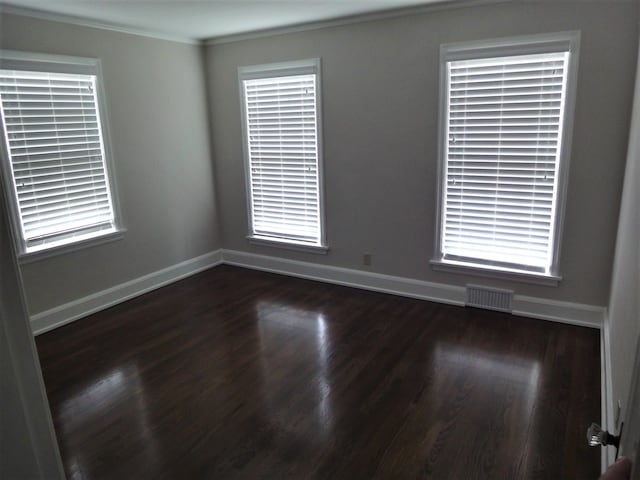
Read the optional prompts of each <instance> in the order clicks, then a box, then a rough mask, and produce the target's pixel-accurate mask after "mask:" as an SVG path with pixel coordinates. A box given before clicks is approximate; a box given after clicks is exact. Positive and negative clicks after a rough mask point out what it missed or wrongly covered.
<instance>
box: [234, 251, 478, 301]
mask: <svg viewBox="0 0 640 480" xmlns="http://www.w3.org/2000/svg"><path fill="white" fill-rule="evenodd" d="M222 263H225V264H228V265H235V266H238V267H245V268H252V269H254V270H262V271H265V272H272V273H281V274H284V275H289V276H292V277H300V278H307V279H310V280H318V281H320V282H327V283H333V284H337V285H344V286H347V287H355V288H363V289H366V290H373V291H376V292H383V293H391V294H395V295H401V296H403V297H411V298H419V299H421V300H430V301H434V302H440V303H448V304H451V305H464V301H465V289H464V288H463V287H456V286H453V285H445V284H441V283H431V282H425V281H422V280H415V279H411V278H404V277H394V276H392V275H383V274H380V273H371V272H364V271H361V270H353V269H349V268H342V267H334V266H330V265H319V264H317V263H309V262H299V261H296V260H288V259H285V258H278V257H269V256H266V255H256V254H253V253H246V252H240V251H237V250H223V254H222Z"/></svg>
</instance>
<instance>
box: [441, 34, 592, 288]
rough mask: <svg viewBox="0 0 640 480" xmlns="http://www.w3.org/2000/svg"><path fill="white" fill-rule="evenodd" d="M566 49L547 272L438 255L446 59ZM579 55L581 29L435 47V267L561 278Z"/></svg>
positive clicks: (548, 281) (529, 279) (528, 278)
mask: <svg viewBox="0 0 640 480" xmlns="http://www.w3.org/2000/svg"><path fill="white" fill-rule="evenodd" d="M560 51H569V52H570V54H569V62H568V74H567V86H566V98H565V116H564V124H563V132H562V138H561V152H560V155H559V168H558V184H557V185H558V186H557V188H558V192H557V196H556V218H555V224H554V227H553V229H552V232H551V234H552V235H553V239H554V242H553V256H552V262H551V266H550V269H549V272H548V273H539V272H529V271H526V270H518V269H508V268H502V267H492V266H488V265H482V264H475V263H466V262H459V261H452V260H448V259H444V258H443V255H442V220H443V218H442V217H443V215H442V207H443V198H442V195H443V192H444V189H445V185H444V182H445V181H446V178H445V175H444V173H445V171H446V142H445V133H446V131H447V125H446V123H447V109H448V98H447V94H446V93H447V74H446V72H447V69H446V66H447V62H448V61H453V60H467V59H477V58H490V57H501V56H511V55H526V54H536V53H551V52H560ZM579 56H580V32H579V31H569V32H558V33H547V34H541V35H526V36H518V37H508V38H497V39H490V40H480V41H472V42H459V43H451V44H444V45H441V46H440V95H439V96H440V100H439V110H438V171H437V205H436V207H437V208H436V228H435V232H436V236H435V243H434V255H433V259H432V260H431V261H430V264H431V267H432V268H433V269H434V270H438V271H446V272H449V273H460V274H466V275H477V276H484V277H490V278H500V279H506V280H515V281H519V282H525V283H534V284H543V285H551V286H556V285H558V283H559V282H560V280H562V277H561V275H560V273H559V263H560V249H561V245H562V230H563V225H564V219H565V208H566V196H567V186H568V179H569V163H570V159H571V140H572V138H573V120H574V111H575V103H576V91H577V75H578V59H579Z"/></svg>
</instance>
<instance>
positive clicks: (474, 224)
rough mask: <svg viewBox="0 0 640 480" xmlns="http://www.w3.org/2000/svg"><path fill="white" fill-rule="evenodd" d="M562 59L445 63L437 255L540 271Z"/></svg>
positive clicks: (558, 127)
mask: <svg viewBox="0 0 640 480" xmlns="http://www.w3.org/2000/svg"><path fill="white" fill-rule="evenodd" d="M568 60H569V53H568V52H554V53H544V54H528V55H515V56H505V57H494V58H481V59H464V60H455V61H448V62H447V63H446V85H447V91H446V95H447V104H446V105H447V107H446V115H447V118H446V132H445V135H446V137H445V142H444V144H445V157H446V158H445V178H444V185H443V190H444V196H443V210H442V226H441V235H442V237H441V250H442V255H443V258H444V259H449V260H454V261H455V260H459V261H463V262H471V263H476V264H478V263H479V264H485V265H492V266H502V267H505V268H514V269H521V270H529V271H533V272H541V273H548V272H549V269H550V266H551V263H552V257H553V253H554V250H553V249H554V227H555V221H556V216H557V201H556V199H557V194H558V168H559V164H560V154H561V139H562V131H563V118H564V111H565V100H566V98H565V96H566V85H567V68H568Z"/></svg>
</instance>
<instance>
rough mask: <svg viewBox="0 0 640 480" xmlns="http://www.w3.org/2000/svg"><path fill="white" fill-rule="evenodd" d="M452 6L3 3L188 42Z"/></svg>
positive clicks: (396, 2)
mask: <svg viewBox="0 0 640 480" xmlns="http://www.w3.org/2000/svg"><path fill="white" fill-rule="evenodd" d="M456 2H461V0H4V4H5V5H9V6H17V7H22V8H28V9H35V10H42V11H45V12H52V13H56V14H62V15H70V16H73V17H80V18H83V19H87V20H90V21H94V22H100V23H102V24H111V25H115V26H119V27H129V28H132V29H138V30H141V31H147V32H155V33H158V34H164V35H168V36H176V37H182V38H185V39H194V40H195V39H207V38H214V37H221V36H226V35H234V34H241V33H247V32H252V31H257V30H265V29H270V28H279V27H287V26H292V25H298V24H303V23H309V22H317V21H323V20H330V19H337V18H340V17H346V16H351V15H361V14H367V13H374V12H380V11H384V10H390V9H397V8H405V7H415V6H421V5H427V4H438V3H456ZM8 10H9V11H11V10H10V9H8Z"/></svg>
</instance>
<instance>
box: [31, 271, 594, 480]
mask: <svg viewBox="0 0 640 480" xmlns="http://www.w3.org/2000/svg"><path fill="white" fill-rule="evenodd" d="M37 345H38V350H39V353H40V359H41V362H42V369H43V373H44V378H45V383H46V386H47V390H48V393H49V400H50V403H51V409H52V413H53V418H54V423H55V427H56V431H57V435H58V441H59V443H60V447H61V451H62V456H63V460H64V464H65V468H66V471H67V475H68V477H69V478H70V479H99V478H108V479H147V478H148V479H226V478H234V479H235V478H242V479H263V478H264V479H289V478H290V479H307V478H315V479H349V480H352V479H374V478H380V479H382V478H398V479H413V478H431V479H437V480H440V479H464V480H469V479H492V480H493V479H529V478H531V479H543V478H544V479H581V480H582V479H585V480H595V479H596V478H597V477H598V471H599V458H600V457H599V456H600V452H599V450H598V449H589V448H588V447H586V446H585V444H586V439H585V431H586V427H587V425H588V424H589V423H590V422H591V421H596V420H598V419H599V418H600V367H599V362H600V354H599V333H598V331H597V330H594V329H587V328H581V327H574V326H568V325H561V324H555V323H551V322H545V321H540V320H531V319H525V318H518V317H512V316H510V315H507V314H499V313H495V312H487V311H482V310H475V309H465V308H459V307H452V306H446V305H439V304H435V303H430V302H424V301H419V300H412V299H407V298H401V297H396V296H391V295H384V294H379V293H374V292H367V291H362V290H357V289H350V288H345V287H339V286H334V285H328V284H323V283H316V282H312V281H306V280H300V279H293V278H288V277H285V276H279V275H273V274H267V273H261V272H255V271H251V270H245V269H240V268H235V267H229V266H221V267H217V268H215V269H212V270H209V271H206V272H203V273H201V274H198V275H196V276H193V277H191V278H188V279H186V280H183V281H181V282H178V283H175V284H173V285H170V286H168V287H165V288H162V289H160V290H156V291H154V292H152V293H149V294H147V295H144V296H142V297H139V298H137V299H134V300H131V301H129V302H126V303H124V304H121V305H118V306H116V307H113V308H110V309H108V310H106V311H103V312H100V313H97V314H95V315H92V316H91V317H88V318H86V319H83V320H80V321H78V322H75V323H73V324H70V325H67V326H65V327H61V328H59V329H57V330H55V331H52V332H49V333H46V334H43V335H41V336H39V337H37Z"/></svg>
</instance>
